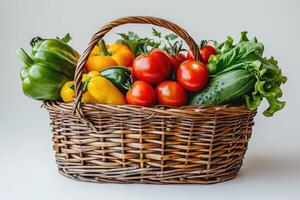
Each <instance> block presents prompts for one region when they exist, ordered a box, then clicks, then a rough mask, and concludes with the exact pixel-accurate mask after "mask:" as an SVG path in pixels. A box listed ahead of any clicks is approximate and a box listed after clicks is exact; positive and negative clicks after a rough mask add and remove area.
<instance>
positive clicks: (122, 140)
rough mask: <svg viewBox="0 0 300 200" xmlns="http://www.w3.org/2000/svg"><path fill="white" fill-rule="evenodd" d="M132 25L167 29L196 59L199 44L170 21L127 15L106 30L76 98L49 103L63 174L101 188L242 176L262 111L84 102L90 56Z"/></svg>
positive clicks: (82, 61)
mask: <svg viewBox="0 0 300 200" xmlns="http://www.w3.org/2000/svg"><path fill="white" fill-rule="evenodd" d="M126 23H148V24H154V25H158V26H162V27H166V28H168V29H170V30H172V31H174V32H175V33H177V34H178V35H179V36H180V37H182V38H183V39H184V40H185V41H186V42H187V44H188V45H189V46H190V48H191V49H192V51H193V52H194V55H196V58H197V59H198V55H199V50H198V48H197V45H196V43H195V42H194V41H193V39H191V38H190V36H189V35H188V34H187V33H186V32H185V31H184V30H183V29H182V28H180V27H178V26H177V25H175V24H173V23H171V22H168V21H166V20H162V19H158V18H153V17H127V18H121V19H118V20H115V21H113V22H111V23H109V24H108V25H106V26H104V27H102V29H101V30H100V31H99V32H97V33H96V34H95V35H94V36H93V38H92V39H91V41H90V43H89V45H88V48H87V49H86V51H84V53H83V54H82V56H81V59H80V60H79V63H78V66H77V70H76V73H75V85H76V86H75V88H76V95H77V96H76V100H75V101H74V102H73V103H61V102H44V106H45V107H46V108H47V110H48V111H49V114H50V120H51V125H52V128H53V130H52V132H53V143H54V150H55V153H56V161H57V164H58V168H59V171H60V172H61V173H62V174H63V175H65V176H68V177H70V178H73V179H76V180H82V181H89V182H99V183H100V182H116V183H155V184H163V183H217V182H221V181H225V180H229V179H232V178H234V177H236V176H237V174H238V172H239V169H240V167H241V164H242V161H243V158H244V154H245V152H246V149H247V144H248V141H249V138H250V136H251V132H252V128H251V127H252V126H253V118H254V116H255V114H256V111H251V110H248V109H247V108H245V107H243V106H230V105H222V106H213V107H195V106H185V107H181V108H166V107H159V108H146V107H138V106H130V105H122V106H116V105H104V104H84V105H81V103H80V97H81V95H82V91H81V90H80V88H81V75H82V69H83V67H84V64H85V61H86V59H87V57H88V55H89V53H90V51H91V50H92V48H93V46H95V44H96V43H97V42H98V41H99V40H100V39H101V38H102V37H103V36H104V35H105V34H106V33H107V32H108V31H110V30H111V29H112V28H113V27H115V26H118V25H121V24H126Z"/></svg>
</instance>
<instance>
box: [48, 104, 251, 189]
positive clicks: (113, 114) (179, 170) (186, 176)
mask: <svg viewBox="0 0 300 200" xmlns="http://www.w3.org/2000/svg"><path fill="white" fill-rule="evenodd" d="M44 106H45V107H46V108H47V110H48V111H49V114H50V119H51V125H52V128H53V130H52V132H53V143H54V145H53V147H54V150H55V155H56V162H57V164H58V168H59V171H60V173H62V174H63V175H65V176H67V177H70V178H72V179H75V180H80V181H88V182H97V183H152V184H176V183H179V184H181V183H198V184H210V183H218V182H223V181H226V180H230V179H232V178H234V177H236V176H237V175H238V173H239V169H240V167H241V165H242V162H243V158H244V155H245V152H246V150H247V145H248V141H249V139H250V136H251V132H252V126H253V118H254V116H255V114H256V111H251V110H248V109H246V108H245V107H243V106H228V105H224V106H215V107H198V108H197V107H182V108H180V109H175V108H164V109H160V108H145V107H136V106H129V105H123V106H112V105H104V104H86V105H83V106H82V108H83V113H85V118H79V117H76V116H73V115H72V108H73V103H69V104H66V103H60V102H45V104H44ZM86 119H88V120H89V121H90V122H92V123H93V126H94V130H92V129H91V128H90V127H89V126H88V124H87V121H86Z"/></svg>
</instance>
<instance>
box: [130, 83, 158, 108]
mask: <svg viewBox="0 0 300 200" xmlns="http://www.w3.org/2000/svg"><path fill="white" fill-rule="evenodd" d="M126 101H127V103H128V104H131V105H138V106H145V107H151V106H154V105H155V103H156V93H155V90H154V88H153V87H152V85H151V84H149V83H147V82H145V81H135V82H134V84H133V87H132V88H131V89H130V90H129V91H128V92H127V94H126Z"/></svg>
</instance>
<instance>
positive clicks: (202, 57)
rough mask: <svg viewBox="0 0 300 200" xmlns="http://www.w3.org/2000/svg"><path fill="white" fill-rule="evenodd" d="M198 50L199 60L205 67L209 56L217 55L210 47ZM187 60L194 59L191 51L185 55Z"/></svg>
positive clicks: (206, 46)
mask: <svg viewBox="0 0 300 200" xmlns="http://www.w3.org/2000/svg"><path fill="white" fill-rule="evenodd" d="M199 50H200V60H201V62H203V63H204V64H205V65H206V64H207V63H208V59H209V57H210V56H211V55H215V54H216V53H217V51H216V49H215V48H214V47H212V46H210V45H205V46H204V47H202V48H201V49H199ZM187 59H189V60H195V57H194V55H193V53H192V52H191V50H189V52H188V54H187Z"/></svg>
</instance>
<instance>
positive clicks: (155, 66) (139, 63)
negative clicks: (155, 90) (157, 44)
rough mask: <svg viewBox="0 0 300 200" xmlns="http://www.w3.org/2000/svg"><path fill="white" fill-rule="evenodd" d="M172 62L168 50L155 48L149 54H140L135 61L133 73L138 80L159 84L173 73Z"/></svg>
mask: <svg viewBox="0 0 300 200" xmlns="http://www.w3.org/2000/svg"><path fill="white" fill-rule="evenodd" d="M171 70H172V64H171V62H170V59H169V57H168V56H167V54H166V52H164V51H162V50H159V49H155V50H153V51H151V52H150V53H148V54H145V55H140V56H138V57H137V58H136V59H135V60H134V63H133V73H134V77H135V78H136V79H137V80H142V81H147V82H149V83H151V84H158V83H160V82H162V81H164V80H165V79H166V78H167V77H168V76H169V75H170V73H171Z"/></svg>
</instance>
